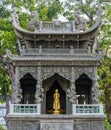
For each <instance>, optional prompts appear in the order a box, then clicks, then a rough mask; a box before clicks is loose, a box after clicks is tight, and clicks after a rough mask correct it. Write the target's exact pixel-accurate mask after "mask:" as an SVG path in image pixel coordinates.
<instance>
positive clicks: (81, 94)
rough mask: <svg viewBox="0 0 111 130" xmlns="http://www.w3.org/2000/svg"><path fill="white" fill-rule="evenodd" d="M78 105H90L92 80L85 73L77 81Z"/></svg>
mask: <svg viewBox="0 0 111 130" xmlns="http://www.w3.org/2000/svg"><path fill="white" fill-rule="evenodd" d="M75 85H76V95H77V103H78V104H89V103H90V98H91V95H90V93H91V87H92V80H91V79H90V78H89V77H88V76H87V75H86V74H85V73H83V74H82V75H80V76H79V78H78V79H77V80H76V81H75Z"/></svg>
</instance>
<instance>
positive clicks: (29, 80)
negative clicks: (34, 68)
mask: <svg viewBox="0 0 111 130" xmlns="http://www.w3.org/2000/svg"><path fill="white" fill-rule="evenodd" d="M36 84H37V80H36V79H34V78H33V76H32V75H31V74H29V73H27V74H26V75H24V77H23V78H22V79H20V86H21V89H22V96H23V98H22V103H23V104H34V103H35V91H36Z"/></svg>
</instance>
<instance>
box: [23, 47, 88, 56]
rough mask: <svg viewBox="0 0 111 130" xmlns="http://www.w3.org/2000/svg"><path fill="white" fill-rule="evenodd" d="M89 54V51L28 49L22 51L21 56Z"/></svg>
mask: <svg viewBox="0 0 111 130" xmlns="http://www.w3.org/2000/svg"><path fill="white" fill-rule="evenodd" d="M81 53H82V54H87V53H88V50H87V49H60V48H57V49H53V48H50V49H46V48H39V49H37V48H28V49H22V50H21V54H22V55H41V54H43V55H44V54H51V55H57V54H60V55H66V54H67V55H73V54H81Z"/></svg>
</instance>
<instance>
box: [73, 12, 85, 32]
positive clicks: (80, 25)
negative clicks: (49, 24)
mask: <svg viewBox="0 0 111 130" xmlns="http://www.w3.org/2000/svg"><path fill="white" fill-rule="evenodd" d="M80 14H81V13H80V11H76V12H75V14H74V16H75V29H76V30H77V31H80V30H85V29H86V21H85V19H84V18H83V17H81V16H80Z"/></svg>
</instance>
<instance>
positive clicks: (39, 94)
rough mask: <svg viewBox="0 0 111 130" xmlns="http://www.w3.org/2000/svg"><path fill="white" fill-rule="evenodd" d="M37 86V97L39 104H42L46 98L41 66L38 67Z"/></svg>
mask: <svg viewBox="0 0 111 130" xmlns="http://www.w3.org/2000/svg"><path fill="white" fill-rule="evenodd" d="M37 76H38V77H37V86H36V93H35V99H36V103H37V104H41V102H42V101H43V98H44V89H43V88H42V73H41V66H39V67H38V75H37Z"/></svg>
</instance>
